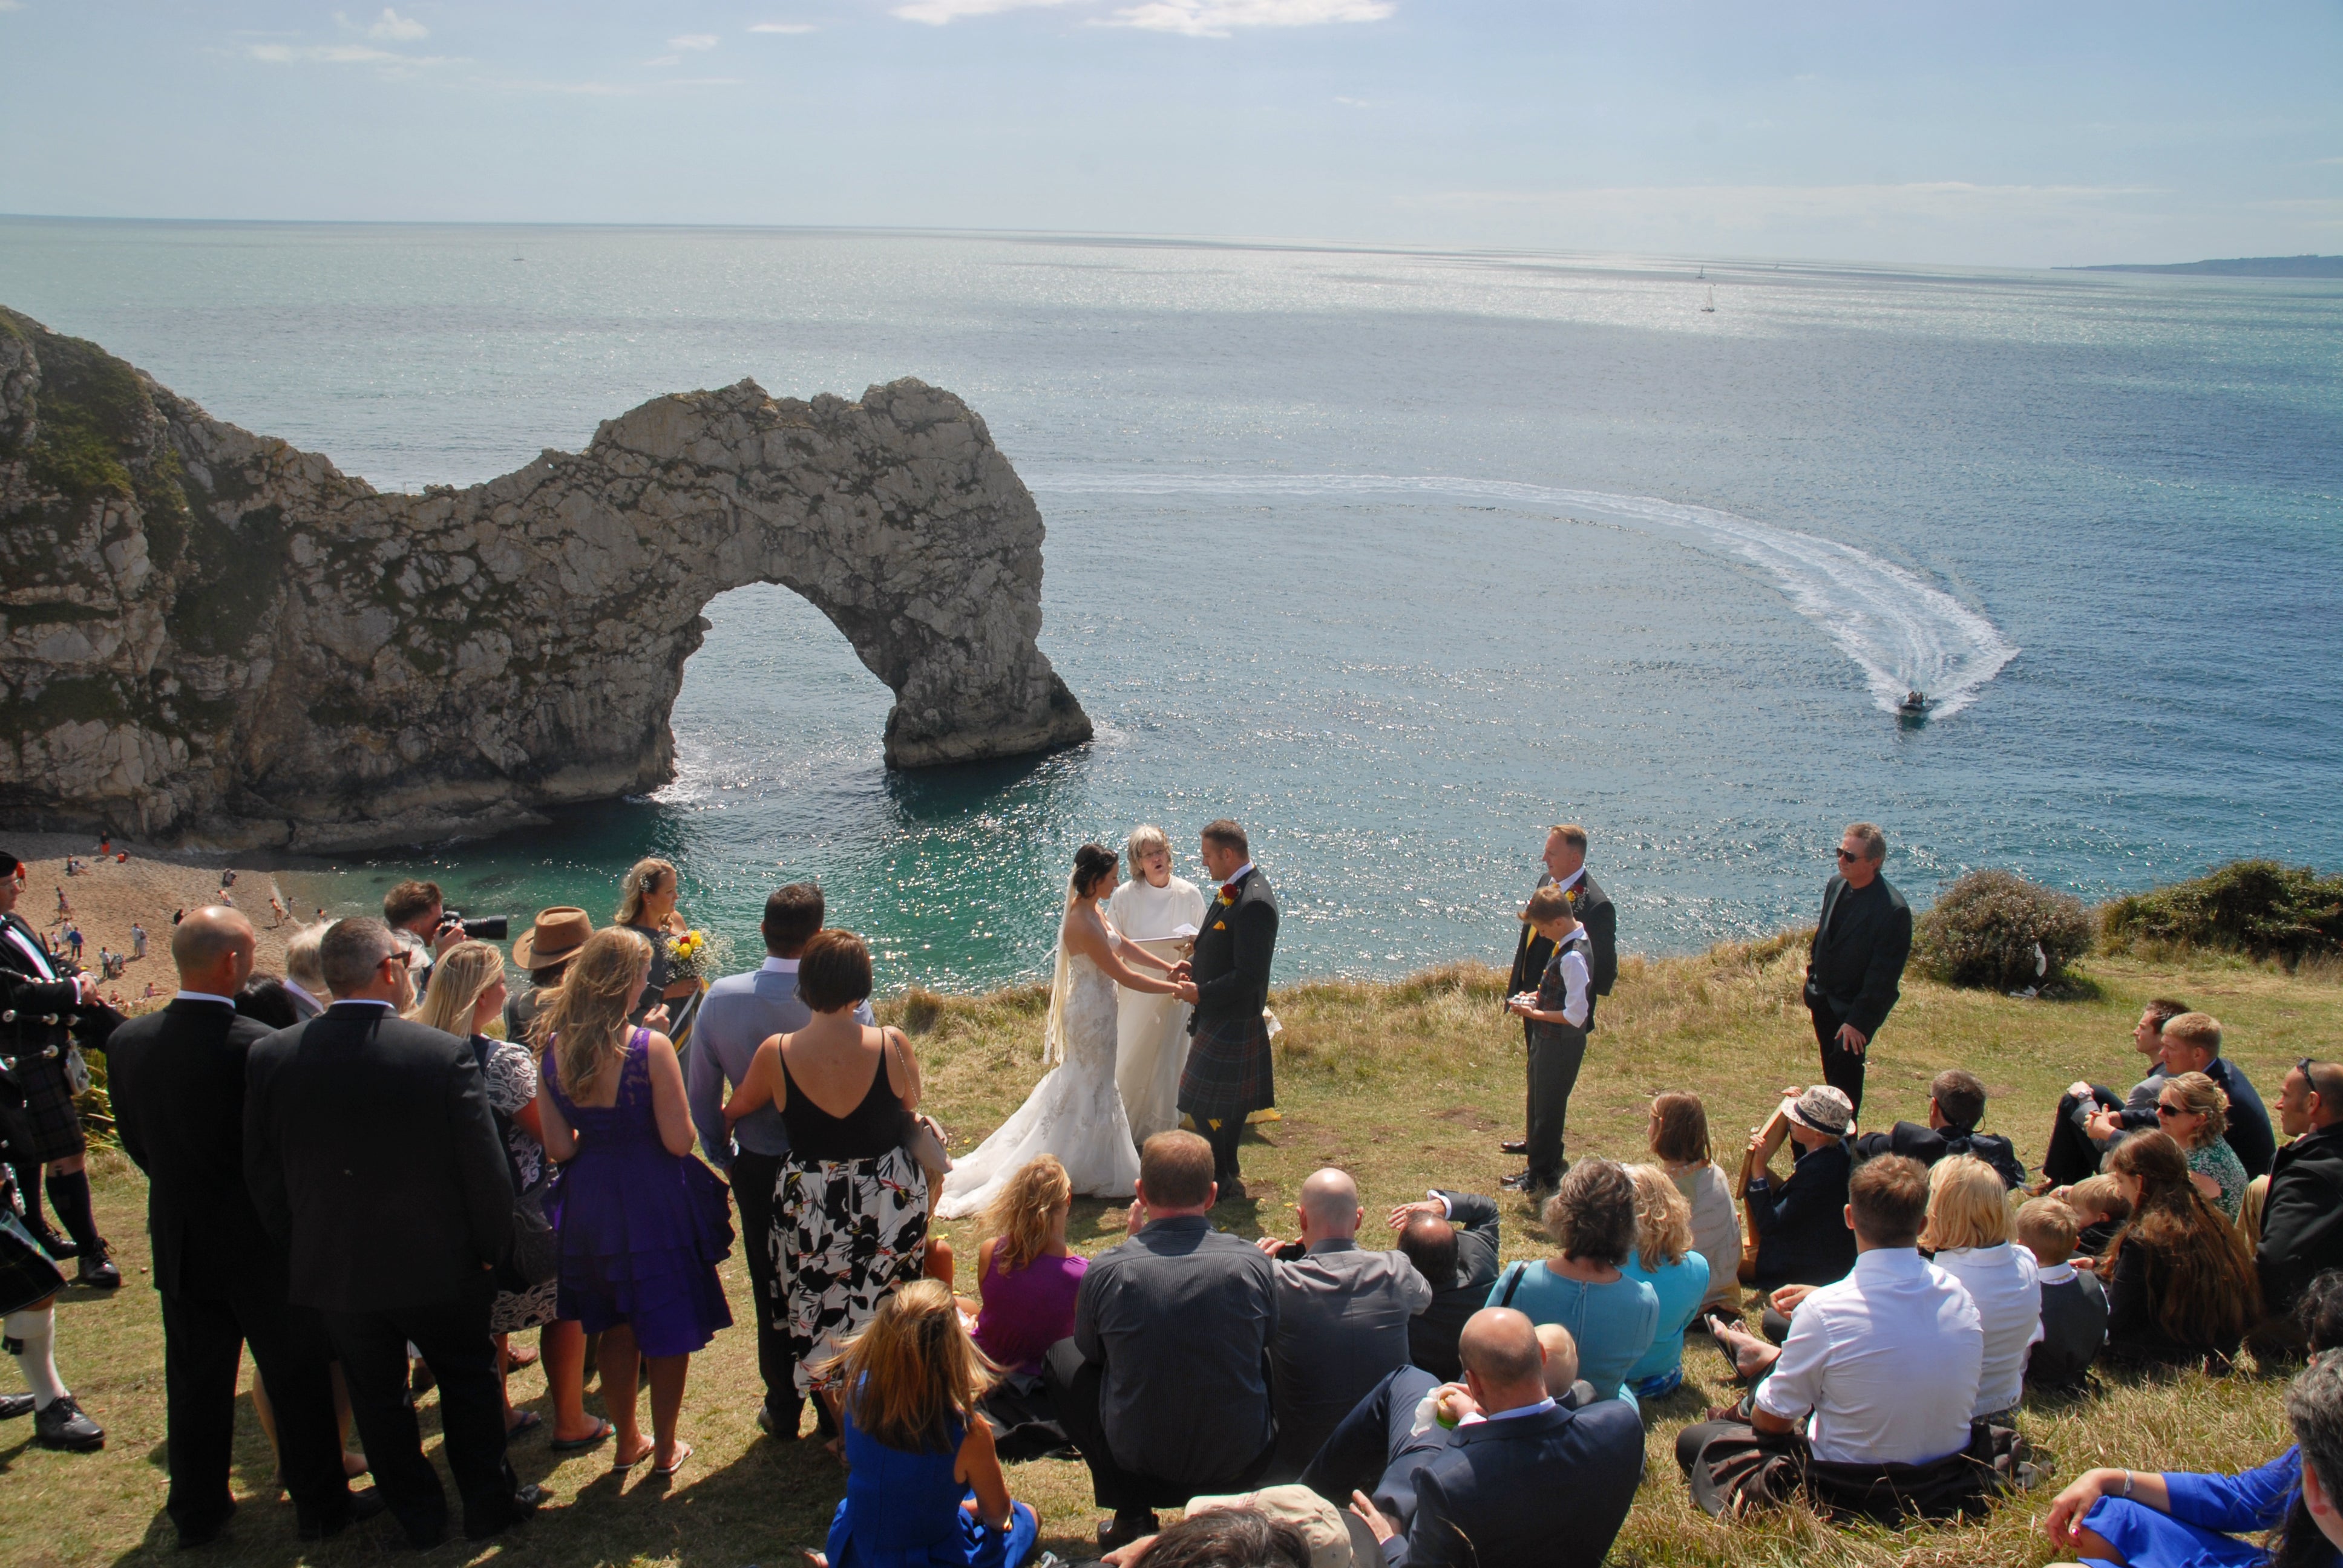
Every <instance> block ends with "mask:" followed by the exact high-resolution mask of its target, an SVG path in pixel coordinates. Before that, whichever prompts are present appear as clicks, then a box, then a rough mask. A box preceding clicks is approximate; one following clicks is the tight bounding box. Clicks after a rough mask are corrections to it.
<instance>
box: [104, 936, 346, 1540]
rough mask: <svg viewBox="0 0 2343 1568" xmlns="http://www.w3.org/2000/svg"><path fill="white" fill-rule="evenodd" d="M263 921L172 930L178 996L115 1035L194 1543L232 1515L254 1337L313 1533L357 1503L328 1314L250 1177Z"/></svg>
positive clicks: (171, 1448) (182, 1532)
mask: <svg viewBox="0 0 2343 1568" xmlns="http://www.w3.org/2000/svg"><path fill="white" fill-rule="evenodd" d="M253 940H254V938H253V930H252V924H251V922H250V921H248V920H246V919H245V918H244V917H243V916H242V915H240V914H238V913H236V910H231V909H226V908H222V907H218V906H214V907H212V908H208V909H201V910H196V912H195V913H193V914H191V915H189V916H187V917H186V919H185V920H181V921H180V922H179V923H178V925H177V926H176V928H174V930H172V932H171V961H172V962H173V963H174V964H175V965H176V966H177V968H178V970H179V990H178V994H177V995H176V996H175V997H173V998H172V999H171V1002H170V1005H169V1006H167V1007H166V1008H164V1009H162V1010H160V1011H158V1012H150V1013H148V1014H146V1016H144V1017H143V1018H135V1019H132V1020H130V1021H129V1022H127V1023H126V1024H124V1025H123V1026H122V1027H121V1028H120V1029H117V1030H115V1032H114V1040H113V1042H112V1046H111V1049H110V1050H109V1053H108V1068H109V1071H110V1073H111V1081H112V1087H113V1091H114V1115H115V1121H116V1127H117V1128H118V1129H119V1131H120V1132H121V1135H122V1146H123V1148H124V1149H125V1150H126V1151H128V1153H129V1155H130V1158H131V1159H133V1160H135V1161H137V1162H138V1168H139V1169H140V1170H142V1171H146V1179H147V1187H146V1230H147V1233H148V1234H149V1235H150V1236H151V1237H152V1238H153V1241H154V1247H155V1288H156V1291H158V1292H161V1293H162V1298H163V1367H164V1382H165V1390H166V1394H165V1397H166V1422H167V1423H168V1430H169V1435H168V1442H167V1452H168V1457H169V1466H170V1473H171V1491H170V1496H169V1500H168V1502H167V1503H166V1504H165V1510H166V1512H167V1513H169V1514H170V1516H171V1522H172V1523H173V1524H175V1525H176V1526H177V1528H178V1532H179V1543H180V1544H181V1545H183V1546H193V1545H198V1544H200V1543H204V1542H206V1541H209V1540H210V1539H212V1538H213V1537H214V1536H216V1535H217V1534H218V1533H220V1529H221V1527H222V1526H223V1525H225V1524H226V1523H227V1518H228V1515H229V1514H230V1513H233V1512H234V1511H235V1508H236V1503H235V1502H234V1500H233V1499H232V1498H231V1497H230V1495H229V1492H228V1465H229V1459H230V1456H231V1452H232V1447H233V1443H232V1439H233V1435H234V1431H235V1426H236V1367H237V1362H238V1359H239V1358H240V1356H241V1355H242V1352H243V1348H244V1346H245V1345H246V1344H247V1343H248V1344H250V1345H251V1346H252V1359H253V1361H254V1362H255V1364H256V1365H257V1366H258V1367H259V1368H260V1375H261V1377H262V1379H263V1380H264V1381H265V1382H266V1383H267V1384H268V1393H269V1400H270V1402H271V1403H272V1404H273V1405H274V1406H275V1407H276V1412H277V1445H278V1452H279V1455H280V1458H281V1461H282V1464H283V1467H284V1472H285V1484H286V1490H287V1491H288V1492H289V1493H292V1497H293V1508H294V1518H295V1523H296V1525H297V1528H298V1529H299V1531H300V1533H301V1536H302V1539H304V1540H320V1539H323V1538H324V1537H327V1536H329V1535H334V1534H337V1533H340V1531H341V1530H342V1529H343V1528H344V1527H345V1526H346V1525H347V1524H348V1523H350V1521H351V1520H352V1519H353V1518H355V1517H357V1516H358V1515H359V1514H360V1513H361V1512H365V1511H371V1510H372V1509H373V1508H374V1507H376V1506H377V1505H376V1504H374V1503H371V1502H370V1501H369V1503H368V1504H367V1509H366V1510H361V1508H360V1507H359V1505H358V1502H357V1499H354V1498H352V1496H351V1495H350V1490H349V1485H348V1483H347V1481H346V1480H345V1478H344V1476H343V1473H342V1454H341V1440H340V1437H339V1434H338V1433H337V1430H336V1427H335V1422H334V1395H333V1386H332V1383H331V1382H330V1381H329V1373H328V1367H329V1365H330V1362H331V1360H332V1352H331V1351H330V1350H329V1349H328V1347H327V1340H326V1325H325V1321H324V1319H323V1318H321V1317H320V1316H319V1315H318V1314H317V1312H314V1311H312V1310H310V1309H308V1308H307V1307H296V1306H292V1305H290V1304H288V1302H287V1300H286V1292H287V1278H286V1250H285V1246H284V1244H283V1243H282V1242H280V1241H277V1240H275V1239H274V1238H272V1237H271V1236H270V1235H269V1234H268V1231H266V1228H264V1227H263V1226H262V1224H261V1222H260V1215H259V1212H258V1211H256V1209H255V1208H254V1207H253V1201H252V1194H251V1192H250V1191H248V1190H247V1189H246V1185H245V1179H244V1087H245V1084H244V1078H245V1057H246V1053H247V1052H248V1051H249V1050H251V1049H252V1047H253V1046H254V1044H256V1042H258V1041H260V1040H266V1038H267V1037H268V1030H267V1029H266V1028H265V1027H264V1026H262V1025H261V1024H258V1023H256V1022H254V1021H253V1020H250V1019H246V1018H239V1017H238V1016H236V1004H235V1001H234V1000H233V999H234V997H235V996H236V992H237V990H240V989H241V988H242V987H243V985H244V982H245V981H246V980H247V979H249V978H250V976H251V974H252V952H253Z"/></svg>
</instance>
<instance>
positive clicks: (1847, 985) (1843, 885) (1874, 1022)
mask: <svg viewBox="0 0 2343 1568" xmlns="http://www.w3.org/2000/svg"><path fill="white" fill-rule="evenodd" d="M1886 859H1887V835H1886V834H1885V833H1883V832H1881V831H1880V830H1879V829H1877V828H1875V827H1874V826H1873V825H1872V824H1871V823H1869V822H1856V823H1853V824H1851V825H1850V826H1849V827H1848V828H1847V829H1846V831H1845V832H1844V833H1842V834H1840V835H1839V844H1838V872H1837V874H1836V875H1835V876H1834V877H1832V878H1831V879H1830V885H1829V886H1828V887H1826V888H1825V889H1824V890H1823V913H1822V919H1821V920H1819V921H1817V922H1816V923H1815V940H1814V945H1813V947H1812V948H1811V949H1810V950H1808V952H1807V956H1806V986H1805V1002H1806V1010H1807V1011H1809V1012H1810V1013H1812V1014H1813V1015H1814V1020H1815V1043H1816V1044H1818V1045H1820V1046H1821V1047H1822V1055H1823V1081H1825V1082H1826V1083H1828V1084H1829V1085H1830V1086H1831V1087H1832V1088H1834V1089H1835V1090H1838V1091H1840V1092H1842V1093H1843V1094H1845V1096H1846V1097H1847V1099H1848V1100H1850V1101H1853V1102H1854V1104H1855V1111H1856V1112H1857V1114H1860V1113H1861V1112H1862V1110H1863V1064H1864V1058H1865V1054H1866V1053H1867V1052H1868V1051H1869V1050H1870V1049H1871V1040H1872V1037H1873V1036H1875V1035H1876V1034H1877V1033H1878V1032H1879V1026H1880V1025H1881V1024H1883V1023H1885V1022H1886V1021H1887V1014H1888V1011H1889V1010H1890V1009H1892V1008H1894V1007H1895V1005H1896V996H1897V995H1898V994H1899V992H1900V990H1901V987H1902V984H1903V980H1904V960H1906V959H1908V958H1910V957H1911V956H1912V908H1911V906H1910V905H1908V904H1906V902H1905V901H1904V895H1903V894H1901V893H1899V892H1897V891H1896V890H1895V889H1894V888H1893V887H1891V886H1890V885H1889V884H1888V881H1887V879H1886V878H1885V877H1883V876H1881V875H1880V874H1879V868H1880V866H1881V865H1882V864H1883V863H1885V860H1886Z"/></svg>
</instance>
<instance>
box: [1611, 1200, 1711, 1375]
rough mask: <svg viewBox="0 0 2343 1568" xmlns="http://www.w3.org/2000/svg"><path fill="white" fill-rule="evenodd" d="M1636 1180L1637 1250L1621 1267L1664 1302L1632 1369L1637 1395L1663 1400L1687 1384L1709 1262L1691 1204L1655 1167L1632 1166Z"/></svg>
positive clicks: (1624, 1272) (1622, 1270) (1621, 1269)
mask: <svg viewBox="0 0 2343 1568" xmlns="http://www.w3.org/2000/svg"><path fill="white" fill-rule="evenodd" d="M1627 1176H1628V1179H1629V1180H1630V1181H1634V1184H1635V1250H1634V1251H1633V1252H1631V1253H1629V1254H1628V1255H1627V1261H1625V1262H1623V1263H1621V1264H1620V1265H1619V1271H1620V1272H1621V1273H1623V1274H1624V1275H1625V1276H1626V1277H1627V1278H1629V1279H1631V1280H1641V1281H1643V1282H1644V1283H1645V1284H1647V1285H1649V1286H1651V1287H1652V1293H1653V1294H1654V1295H1655V1296H1657V1297H1658V1298H1659V1300H1660V1317H1659V1323H1658V1326H1657V1327H1656V1328H1655V1329H1654V1331H1653V1333H1652V1348H1651V1349H1650V1350H1648V1351H1645V1352H1644V1357H1643V1359H1642V1360H1641V1361H1639V1362H1636V1363H1635V1364H1634V1366H1631V1367H1629V1368H1628V1369H1627V1378H1626V1382H1627V1387H1628V1388H1630V1389H1631V1390H1633V1391H1634V1395H1635V1397H1636V1398H1637V1399H1639V1400H1643V1399H1658V1398H1660V1397H1661V1396H1663V1395H1664V1394H1669V1393H1673V1392H1675V1390H1676V1386H1677V1385H1678V1384H1680V1383H1682V1382H1684V1330H1685V1329H1686V1328H1688V1327H1689V1326H1691V1323H1692V1320H1693V1314H1694V1312H1698V1311H1699V1310H1700V1306H1701V1303H1702V1302H1704V1301H1706V1300H1707V1299H1708V1260H1707V1259H1706V1258H1704V1257H1702V1256H1701V1255H1700V1253H1698V1252H1697V1251H1694V1250H1693V1244H1692V1205H1691V1204H1690V1203H1688V1202H1686V1201H1684V1194H1683V1193H1682V1192H1681V1191H1677V1189H1676V1184H1675V1183H1674V1181H1670V1180H1669V1179H1668V1173H1667V1172H1666V1171H1663V1170H1661V1169H1660V1168H1659V1167H1658V1166H1656V1165H1630V1166H1628V1167H1627Z"/></svg>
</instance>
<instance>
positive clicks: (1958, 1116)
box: [1855, 1067, 2026, 1190]
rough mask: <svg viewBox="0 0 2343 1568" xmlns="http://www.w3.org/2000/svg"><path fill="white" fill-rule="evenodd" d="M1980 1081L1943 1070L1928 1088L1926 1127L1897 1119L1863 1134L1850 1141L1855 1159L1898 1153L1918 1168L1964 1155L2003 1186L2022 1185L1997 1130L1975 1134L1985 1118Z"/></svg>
mask: <svg viewBox="0 0 2343 1568" xmlns="http://www.w3.org/2000/svg"><path fill="white" fill-rule="evenodd" d="M1985 1101H1986V1094H1985V1082H1984V1081H1983V1080H1981V1079H1979V1078H1978V1077H1977V1075H1976V1073H1974V1072H1967V1071H1964V1070H1962V1069H1960V1068H1957V1067H1948V1068H1946V1070H1944V1071H1942V1072H1940V1073H1938V1074H1936V1081H1934V1082H1932V1083H1930V1084H1929V1085H1928V1124H1927V1125H1926V1126H1925V1127H1923V1126H1921V1125H1920V1124H1919V1123H1918V1122H1916V1121H1899V1122H1897V1123H1896V1125H1895V1126H1894V1127H1893V1128H1892V1129H1890V1130H1889V1131H1885V1132H1866V1133H1865V1134H1864V1135H1863V1136H1862V1137H1860V1138H1858V1139H1856V1140H1855V1159H1856V1161H1865V1160H1876V1159H1877V1158H1879V1156H1881V1155H1882V1154H1901V1155H1903V1156H1905V1157H1906V1159H1910V1160H1917V1161H1919V1162H1920V1163H1921V1164H1923V1165H1934V1164H1936V1161H1939V1160H1943V1159H1946V1158H1948V1157H1950V1156H1952V1155H1956V1154H1969V1155H1974V1156H1975V1157H1976V1158H1977V1159H1979V1160H1982V1161H1985V1162H1986V1164H1988V1165H1990V1166H1992V1167H1993V1168H1994V1171H1995V1173H1996V1175H1998V1176H2000V1178H2001V1184H2002V1185H2003V1186H2005V1187H2008V1188H2011V1189H2013V1190H2014V1189H2016V1188H2018V1187H2021V1186H2023V1185H2025V1183H2026V1167H2025V1166H2024V1165H2021V1164H2019V1163H2018V1160H2017V1150H2016V1147H2015V1146H2014V1145H2012V1144H2011V1142H2010V1141H2009V1140H2008V1139H2006V1138H2004V1137H2002V1136H2001V1135H2000V1134H1999V1133H1997V1132H1979V1131H1977V1123H1978V1122H1980V1121H1984V1120H1985Z"/></svg>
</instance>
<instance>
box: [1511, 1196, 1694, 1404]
mask: <svg viewBox="0 0 2343 1568" xmlns="http://www.w3.org/2000/svg"><path fill="white" fill-rule="evenodd" d="M1544 1221H1545V1231H1546V1234H1547V1235H1548V1236H1550V1237H1552V1238H1553V1239H1554V1243H1555V1245H1556V1246H1557V1247H1558V1248H1559V1249H1560V1250H1559V1251H1557V1252H1556V1253H1555V1254H1554V1256H1553V1257H1551V1258H1548V1259H1546V1260H1545V1261H1543V1262H1529V1263H1515V1264H1513V1266H1512V1267H1511V1268H1508V1269H1507V1270H1506V1271H1504V1272H1503V1273H1502V1274H1500V1275H1498V1276H1497V1282H1496V1283H1495V1284H1493V1285H1492V1286H1490V1287H1489V1299H1488V1301H1487V1302H1484V1303H1483V1304H1484V1305H1486V1306H1492V1307H1511V1308H1513V1310H1514V1311H1515V1312H1523V1313H1526V1314H1528V1317H1529V1320H1530V1322H1534V1323H1560V1324H1561V1325H1562V1326H1563V1327H1564V1328H1565V1329H1568V1330H1569V1331H1570V1337H1571V1338H1572V1339H1573V1340H1574V1341H1576V1342H1577V1343H1578V1375H1579V1376H1580V1377H1582V1378H1584V1379H1585V1380H1586V1381H1587V1382H1591V1383H1593V1384H1594V1392H1595V1395H1596V1397H1598V1398H1601V1399H1610V1398H1613V1397H1614V1396H1616V1395H1617V1394H1618V1393H1619V1392H1620V1390H1621V1385H1622V1383H1623V1382H1624V1379H1625V1378H1626V1375H1627V1370H1628V1369H1629V1368H1630V1367H1632V1366H1634V1364H1635V1363H1636V1362H1639V1361H1642V1360H1643V1359H1644V1352H1646V1351H1648V1350H1650V1349H1651V1348H1652V1340H1653V1338H1654V1335H1655V1334H1656V1333H1657V1332H1658V1331H1659V1326H1660V1298H1659V1294H1658V1292H1655V1291H1654V1290H1653V1289H1652V1287H1651V1286H1650V1285H1648V1284H1646V1283H1645V1282H1643V1281H1641V1280H1634V1279H1630V1278H1628V1277H1627V1275H1626V1273H1625V1271H1624V1270H1623V1269H1622V1268H1621V1266H1620V1265H1622V1264H1624V1262H1626V1261H1627V1260H1628V1258H1629V1257H1630V1256H1631V1255H1633V1254H1634V1251H1635V1246H1636V1242H1637V1241H1638V1239H1639V1232H1638V1229H1637V1225H1636V1220H1635V1182H1634V1178H1632V1177H1630V1176H1629V1175H1628V1174H1627V1168H1626V1167H1625V1166H1624V1165H1622V1164H1620V1163H1619V1162H1618V1161H1615V1160H1582V1161H1579V1162H1578V1163H1577V1164H1575V1165H1574V1166H1572V1167H1571V1168H1570V1170H1569V1171H1567V1172H1565V1173H1564V1176H1563V1178H1562V1185H1561V1186H1560V1187H1558V1188H1556V1189H1555V1190H1554V1196H1552V1197H1550V1198H1548V1199H1547V1200H1546V1201H1545V1213H1544Z"/></svg>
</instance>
